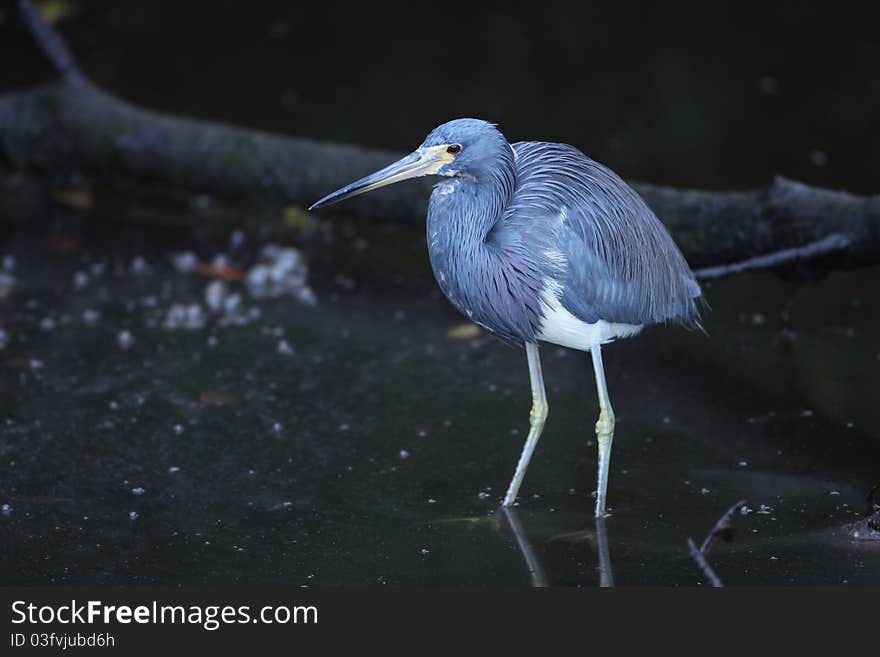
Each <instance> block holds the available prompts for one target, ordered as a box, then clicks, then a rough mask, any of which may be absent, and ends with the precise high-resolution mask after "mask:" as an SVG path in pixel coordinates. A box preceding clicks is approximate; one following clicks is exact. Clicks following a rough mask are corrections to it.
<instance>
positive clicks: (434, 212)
mask: <svg viewBox="0 0 880 657" xmlns="http://www.w3.org/2000/svg"><path fill="white" fill-rule="evenodd" d="M486 162H487V164H486V165H485V166H483V167H480V168H476V169H473V170H469V171H467V172H462V173H461V174H460V175H457V176H455V177H452V178H450V179H449V180H446V181H443V182H440V183H438V184H437V185H436V186H435V187H434V192H433V194H431V203H430V206H429V209H428V238H429V241H430V239H431V236H432V235H434V236H435V238H439V239H441V240H443V241H445V242H446V244H444V250H451V251H459V250H465V251H473V250H475V249H478V248H480V247H483V246H485V240H486V236H487V235H488V234H489V231H490V230H492V228H493V226H495V224H496V223H497V222H498V220H499V219H501V216H502V215H503V214H504V211H505V210H506V209H507V205H508V203H509V202H510V198H511V196H512V195H513V191H514V188H515V186H516V169H515V161H514V154H513V149H512V148H511V147H510V145H509V144H508V143H507V142H506V141H505V142H502V143H501V144H499V148H498V150H497V152H496V153H495V154H494V157H492V158H487V159H486Z"/></svg>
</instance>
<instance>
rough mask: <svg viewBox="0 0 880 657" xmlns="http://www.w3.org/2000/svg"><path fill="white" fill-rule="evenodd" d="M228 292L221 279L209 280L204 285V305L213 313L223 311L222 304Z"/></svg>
mask: <svg viewBox="0 0 880 657" xmlns="http://www.w3.org/2000/svg"><path fill="white" fill-rule="evenodd" d="M228 294H229V289H228V287H227V285H226V283H225V282H223V281H211V282H210V283H208V284H207V285H206V286H205V305H206V306H208V309H209V310H210V311H211V312H214V313H220V312H222V311H223V304H224V302H225V301H226V297H227V296H228Z"/></svg>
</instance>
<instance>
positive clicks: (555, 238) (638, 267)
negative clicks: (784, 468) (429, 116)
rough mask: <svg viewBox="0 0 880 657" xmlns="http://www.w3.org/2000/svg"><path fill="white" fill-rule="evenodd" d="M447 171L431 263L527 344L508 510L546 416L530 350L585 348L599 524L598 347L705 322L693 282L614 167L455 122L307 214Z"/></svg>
mask: <svg viewBox="0 0 880 657" xmlns="http://www.w3.org/2000/svg"><path fill="white" fill-rule="evenodd" d="M432 174H433V175H439V176H445V177H446V178H447V180H444V181H441V182H439V183H438V184H437V185H435V186H434V191H433V193H432V194H431V200H430V203H429V205H428V255H429V256H430V260H431V267H432V268H433V270H434V275H435V277H436V278H437V282H438V283H439V284H440V289H441V290H442V291H443V294H445V295H446V297H447V298H448V299H449V301H450V302H452V305H454V306H455V307H456V308H457V309H458V310H459V311H460V312H462V313H463V314H465V315H466V316H467V317H468V318H469V319H470V320H471V321H473V322H475V323H476V324H478V325H479V326H481V327H483V328H484V329H486V330H488V331H490V332H491V333H494V334H495V335H497V336H498V337H500V338H502V339H503V340H505V341H508V342H512V343H517V344H524V345H525V349H526V355H527V359H528V364H529V377H530V380H531V387H532V409H531V413H530V415H529V425H530V427H529V434H528V437H527V438H526V443H525V447H524V448H523V451H522V456H521V457H520V459H519V463H518V465H517V467H516V472H515V473H514V475H513V480H512V481H511V482H510V487H509V488H508V490H507V495H506V496H505V497H504V502H503V504H504V505H505V506H509V505H511V504H513V502H514V500H515V499H516V496H517V493H518V492H519V488H520V484H521V483H522V480H523V476H524V475H525V472H526V468H527V467H528V465H529V460H530V459H531V457H532V453H533V452H534V450H535V445H536V444H537V442H538V438H540V436H541V431H542V430H543V428H544V422H545V420H546V419H547V410H548V406H547V396H546V394H545V392H544V379H543V376H542V374H541V360H540V357H539V354H538V343H539V342H548V343H551V344H556V345H561V346H563V347H570V348H572V349H579V350H581V351H589V352H590V355H591V356H592V360H593V369H594V372H595V375H596V388H597V389H598V394H599V420H598V422H596V437H597V442H598V447H599V473H598V485H597V490H596V515H597V516H599V517H601V516H604V515H605V496H606V492H607V487H608V467H609V464H610V461H611V442H612V440H613V438H614V411H613V410H612V408H611V400H610V399H609V397H608V388H607V386H606V384H605V370H604V368H603V365H602V351H601V345H603V344H605V343H607V342H611V341H612V340H615V339H617V338H623V337H629V336H632V335H635V334H636V333H638V332H639V331H640V330H641V329H642V328H643V327H644V326H645V325H646V324H656V323H661V322H671V321H674V322H679V323H681V324H683V325H685V326H687V327H699V309H698V307H697V304H698V300H699V298H700V295H701V292H700V286H699V285H698V284H697V282H696V280H695V279H694V275H693V273H692V272H691V270H690V268H689V267H688V264H687V262H686V261H685V259H684V256H682V254H681V252H680V251H679V250H678V247H676V245H675V242H673V240H672V237H670V235H669V233H668V232H667V231H666V229H665V227H664V226H663V224H662V223H660V221H659V220H658V219H657V217H656V216H655V215H654V213H653V212H652V211H651V209H650V208H649V207H648V206H647V205H646V204H645V202H644V201H643V200H642V198H641V197H640V196H639V195H638V194H636V192H635V191H633V189H632V188H630V187H629V186H628V185H627V184H626V183H625V182H624V181H623V180H621V179H620V177H618V176H617V174H615V173H614V172H613V171H611V170H610V169H608V168H606V167H604V166H602V165H601V164H599V163H598V162H594V161H593V160H591V159H590V158H588V157H587V156H585V155H584V154H583V153H581V152H580V151H579V150H578V149H576V148H574V147H572V146H568V145H566V144H555V143H548V142H538V141H522V142H517V143H515V144H510V143H509V142H508V141H507V139H506V138H505V137H504V135H502V134H501V132H499V131H498V129H497V128H496V127H495V126H494V125H493V124H491V123H487V122H486V121H481V120H478V119H456V120H454V121H450V122H448V123H444V124H443V125H441V126H439V127H437V128H435V129H434V130H433V131H432V132H431V134H429V135H428V137H427V138H426V139H425V141H424V142H423V143H422V145H421V146H419V147H418V148H417V149H416V150H415V151H414V152H413V153H411V154H410V155H407V156H406V157H404V158H403V159H402V160H399V161H398V162H395V163H394V164H391V165H390V166H387V167H385V168H384V169H382V170H380V171H377V172H376V173H373V174H371V175H369V176H367V177H365V178H362V179H360V180H358V181H357V182H354V183H352V184H350V185H347V186H346V187H343V188H342V189H340V190H337V191H335V192H333V193H332V194H330V195H329V196H325V197H324V198H322V199H321V200H320V201H318V202H317V203H315V204H314V205H312V207H311V208H309V209H310V210H313V209H315V208H318V207H322V206H325V205H329V204H330V203H335V202H337V201H341V200H343V199H346V198H349V197H352V196H355V195H357V194H363V193H364V192H368V191H370V190H373V189H378V188H379V187H384V186H385V185H390V184H391V183H395V182H399V181H401V180H406V179H408V178H414V177H416V176H425V175H432Z"/></svg>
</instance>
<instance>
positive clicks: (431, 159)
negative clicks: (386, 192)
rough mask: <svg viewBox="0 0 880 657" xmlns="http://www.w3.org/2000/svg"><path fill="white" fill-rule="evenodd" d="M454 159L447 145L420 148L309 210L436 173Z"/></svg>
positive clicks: (339, 190) (347, 186) (323, 199)
mask: <svg viewBox="0 0 880 657" xmlns="http://www.w3.org/2000/svg"><path fill="white" fill-rule="evenodd" d="M451 161H452V155H450V154H449V153H447V152H446V146H445V145H444V146H431V147H428V148H420V149H419V150H417V151H415V152H413V153H410V154H409V155H407V156H406V157H405V158H403V159H401V160H398V161H397V162H395V163H394V164H391V165H389V166H387V167H385V168H384V169H380V170H379V171H377V172H376V173H372V174H370V175H369V176H367V177H365V178H361V179H360V180H358V181H356V182H353V183H351V184H350V185H346V186H345V187H343V188H342V189H337V190H336V191H335V192H333V193H332V194H328V195H327V196H325V197H324V198H322V199H321V200H320V201H318V202H317V203H315V204H313V205H312V207H310V208H309V210H314V209H315V208H322V207H324V206H325V205H330V204H332V203H338V202H339V201H342V200H344V199H347V198H351V197H352V196H357V195H358V194H364V193H365V192H369V191H372V190H374V189H379V188H380V187H385V186H386V185H391V184H393V183H396V182H400V181H401V180H407V179H409V178H417V177H418V176H426V175H429V174H432V173H436V172H437V170H438V169H439V168H440V167H442V166H443V165H444V164H446V163H448V162H451Z"/></svg>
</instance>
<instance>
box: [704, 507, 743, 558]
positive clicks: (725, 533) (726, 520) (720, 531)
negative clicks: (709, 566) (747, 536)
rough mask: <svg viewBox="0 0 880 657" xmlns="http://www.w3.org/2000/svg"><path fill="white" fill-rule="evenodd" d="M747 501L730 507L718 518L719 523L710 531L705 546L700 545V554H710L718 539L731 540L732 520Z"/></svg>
mask: <svg viewBox="0 0 880 657" xmlns="http://www.w3.org/2000/svg"><path fill="white" fill-rule="evenodd" d="M745 503H746V501H745V500H740V501H739V502H737V503H736V504H734V505H733V506H732V507H730V508H729V509H728V510H727V511H726V512H725V513H724V515H723V516H721V517H720V518H718V522H716V523H715V526H714V527H712V531H710V532H709V533H708V534H707V535H706V538H705V539H703V544H702V545H700V552H702V553H703V554H708V553H709V550H710V549H711V548H712V545H713V544H714V542H715V539H717V538H723V539H724V540H726V541H728V540H730V531H731V522H730V521H731V520H732V519H733V514H734V513H736V511H737V509H739V508H740V507H741V506H742V505H743V504H745Z"/></svg>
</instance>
